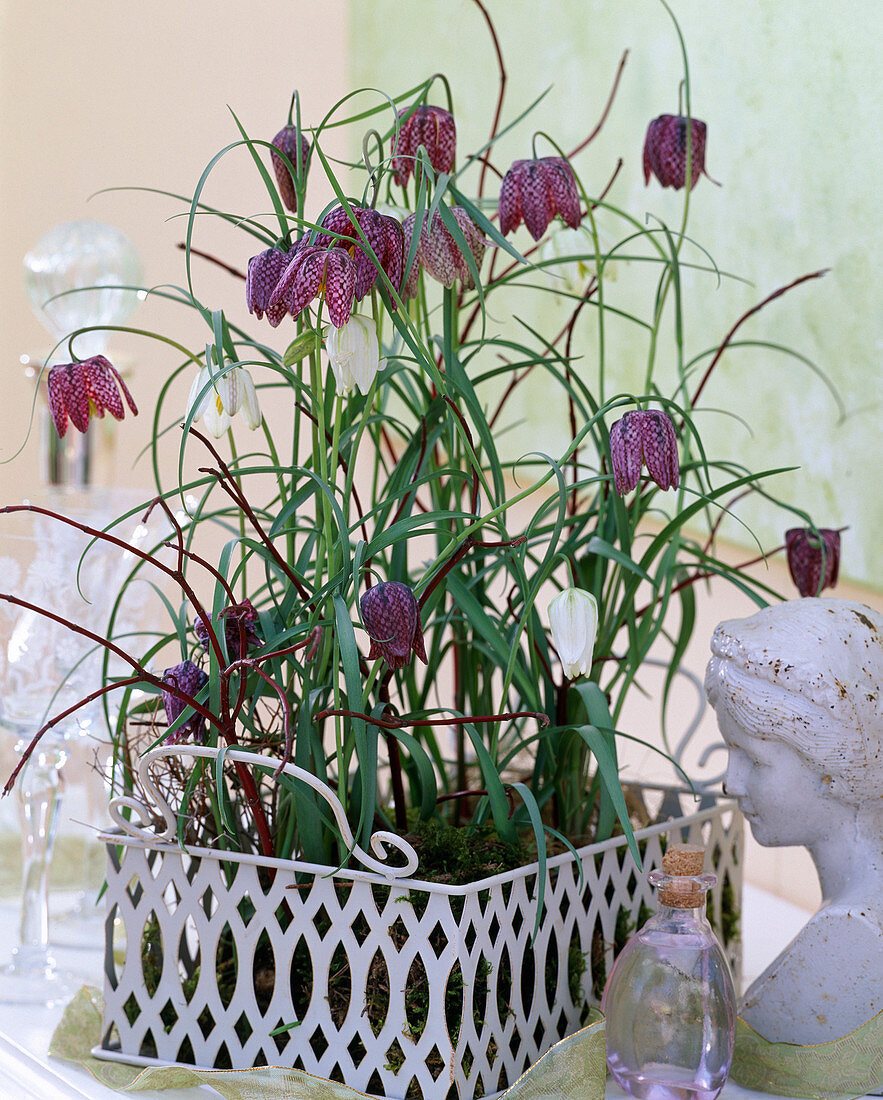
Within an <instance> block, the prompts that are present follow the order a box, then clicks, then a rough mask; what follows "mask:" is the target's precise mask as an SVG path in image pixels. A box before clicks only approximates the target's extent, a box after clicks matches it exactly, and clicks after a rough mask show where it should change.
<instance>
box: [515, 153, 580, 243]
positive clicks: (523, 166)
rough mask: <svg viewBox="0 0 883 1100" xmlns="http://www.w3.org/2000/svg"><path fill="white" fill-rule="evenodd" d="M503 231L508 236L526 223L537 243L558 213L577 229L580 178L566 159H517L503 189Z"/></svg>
mask: <svg viewBox="0 0 883 1100" xmlns="http://www.w3.org/2000/svg"><path fill="white" fill-rule="evenodd" d="M499 210H500V232H501V233H502V234H503V235H504V236H505V235H506V234H507V233H511V232H512V231H513V230H514V229H517V228H518V226H519V225H521V223H522V221H523V222H524V224H525V225H526V226H527V230H528V232H529V233H530V235H531V236H532V237H533V239H534V240H535V241H538V240H539V239H540V237H542V235H543V234H544V233H545V232H546V230H547V229H548V228H549V223H550V222H551V220H552V219H553V218H554V217H555V215H556V214H560V215H561V217H562V219H563V220H564V222H565V224H566V225H569V226H570V228H571V229H576V227H577V226H578V225H579V223H580V207H579V191H578V189H577V186H576V176H575V175H574V174H573V169H572V168H571V167H570V164H569V163H568V161H566V160H565V159H564V157H540V158H538V159H537V160H516V161H515V163H514V164H513V165H512V167H511V168H510V169H509V171H508V172H507V173H506V175H505V176H504V177H503V182H502V184H501V186H500V206H499Z"/></svg>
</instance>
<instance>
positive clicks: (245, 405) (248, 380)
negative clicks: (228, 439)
mask: <svg viewBox="0 0 883 1100" xmlns="http://www.w3.org/2000/svg"><path fill="white" fill-rule="evenodd" d="M206 387H208V388H206ZM238 412H241V413H242V419H243V420H244V421H245V424H246V427H248V428H251V430H252V431H254V430H255V429H256V428H259V427H260V426H261V404H260V401H259V400H258V395H257V390H256V389H255V385H254V379H253V378H252V377H251V375H250V374H249V372H248V371H247V370H246V368H245V367H232V368H231V369H230V370H228V371H226V372H225V373H224V374H221V373H220V371H218V372H217V373H215V374H212V373H211V372H210V371H209V369H208V367H205V366H203V367H200V369H199V373H198V374H197V376H196V378H195V379H194V381H193V385H192V386H191V387H190V396H189V397H188V398H187V415H188V416H190V414H191V413H192V414H193V422H194V423H196V421H198V420H202V423H203V426H204V427H205V430H206V431H207V432H208V433H209V435H211V436H214V438H215V439H220V438H221V436H222V435H223V434H224V432H226V431H227V429H228V428H229V427H230V424H231V422H232V420H233V417H234V416H235V415H236V414H237V413H238Z"/></svg>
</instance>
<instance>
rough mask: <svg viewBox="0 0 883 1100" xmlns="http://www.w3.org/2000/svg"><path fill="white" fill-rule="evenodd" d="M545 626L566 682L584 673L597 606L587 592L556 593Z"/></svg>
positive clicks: (587, 667)
mask: <svg viewBox="0 0 883 1100" xmlns="http://www.w3.org/2000/svg"><path fill="white" fill-rule="evenodd" d="M549 626H550V628H551V631H552V642H553V644H554V646H555V648H556V649H557V650H558V656H559V657H560V658H561V664H562V666H563V668H564V675H565V676H566V677H567V678H568V680H572V679H573V678H574V677H575V676H582V675H585V674H586V673H588V672H589V670H590V669H591V667H592V652H593V650H594V648H595V638H596V636H597V634H598V603H597V601H596V600H595V597H594V596H593V595H592V594H591V592H586V591H585V589H583V588H565V589H564V591H563V592H560V593H559V594H558V595H557V596H556V597H555V598H554V599H553V600H552V602H551V603H550V604H549Z"/></svg>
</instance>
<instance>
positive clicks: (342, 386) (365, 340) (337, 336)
mask: <svg viewBox="0 0 883 1100" xmlns="http://www.w3.org/2000/svg"><path fill="white" fill-rule="evenodd" d="M325 348H326V350H327V352H328V361H329V362H330V363H331V369H332V370H333V371H334V377H335V379H336V380H337V392H338V393H339V394H345V393H349V392H350V390H351V389H352V388H353V386H358V387H359V392H360V393H362V394H367V393H368V390H369V389H370V388H371V383H372V382H373V381H374V376H375V375H376V374H377V372H378V370H380V368H381V362H380V345H379V343H378V340H377V326H376V325H375V324H374V321H373V320H371V318H370V317H360V316H359V315H358V314H353V316H352V317H350V319H349V321H347V323H346V324H345V325H343V326H342V327H341V328H333V327H332V328H329V329H328V330H327V331H326V333H325Z"/></svg>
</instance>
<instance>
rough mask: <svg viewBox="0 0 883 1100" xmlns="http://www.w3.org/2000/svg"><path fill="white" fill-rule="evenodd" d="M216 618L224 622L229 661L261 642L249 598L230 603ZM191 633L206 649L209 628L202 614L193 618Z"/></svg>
mask: <svg viewBox="0 0 883 1100" xmlns="http://www.w3.org/2000/svg"><path fill="white" fill-rule="evenodd" d="M217 618H218V619H222V620H223V622H224V637H225V639H226V642H227V655H228V656H229V658H230V660H231V661H235V660H236V659H237V658H240V657H244V656H245V654H246V653H247V652H248V650H249V649H251V648H252V647H259V646H261V645H262V644H263V643H262V642H261V639H260V636H259V635H258V633H257V631H256V630H255V623H257V621H258V613H257V611H256V610H255V607H254V604H253V603H252V602H251V600H249V599H244V600H243V601H242V602H241V603H234V604H230V605H229V606H228V607H225V608H224V609H223V610H222V611H221V612H220V613H219V614H218V616H217ZM193 633H194V634H195V635H196V637H197V638H198V639H199V644H200V645H201V646H202V648H203V649H204V650H206V651H208V649H209V630H208V625H207V624H206V621H205V618H204V616H202V615H197V616H196V618H195V619H194V620H193Z"/></svg>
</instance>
